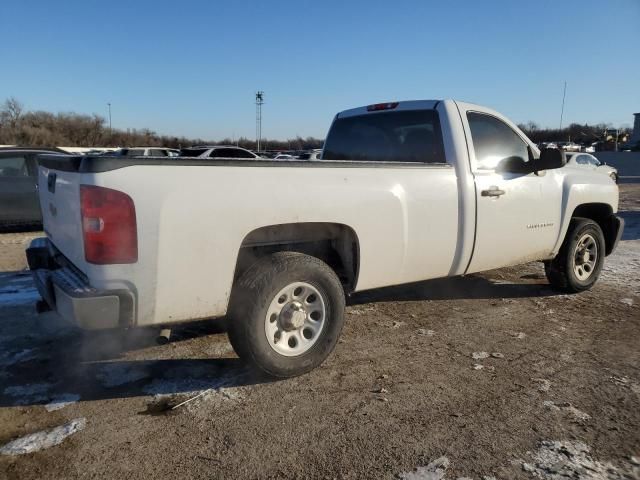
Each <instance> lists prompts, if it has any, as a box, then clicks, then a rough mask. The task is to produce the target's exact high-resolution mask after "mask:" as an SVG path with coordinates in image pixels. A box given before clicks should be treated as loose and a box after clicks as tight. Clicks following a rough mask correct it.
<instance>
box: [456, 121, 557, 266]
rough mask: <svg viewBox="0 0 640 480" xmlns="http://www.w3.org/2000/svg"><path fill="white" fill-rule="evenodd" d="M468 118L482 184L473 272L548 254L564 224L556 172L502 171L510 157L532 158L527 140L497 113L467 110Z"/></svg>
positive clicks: (478, 182)
mask: <svg viewBox="0 0 640 480" xmlns="http://www.w3.org/2000/svg"><path fill="white" fill-rule="evenodd" d="M466 120H467V122H466V126H465V127H466V128H468V133H467V137H468V139H469V138H470V141H469V142H468V143H469V150H470V152H469V153H470V158H471V167H472V172H473V175H474V178H475V185H476V238H475V247H474V250H473V255H472V258H471V262H470V264H469V268H468V269H467V273H471V272H478V271H484V270H491V269H494V268H500V267H505V266H508V265H516V264H520V263H526V262H528V261H532V260H540V259H543V258H548V256H549V254H550V252H551V250H552V248H553V246H554V244H555V241H556V238H557V232H558V229H559V223H560V210H561V198H560V195H561V191H562V187H561V183H559V182H558V181H557V177H556V174H555V172H553V171H543V172H539V173H538V174H536V173H529V174H524V173H518V174H516V173H507V172H502V171H501V168H500V167H501V162H503V164H504V161H505V159H508V158H511V159H513V157H519V158H520V159H522V160H523V161H525V162H528V161H529V151H528V149H527V146H528V144H527V142H526V141H525V140H524V138H523V137H522V136H521V135H520V134H518V133H517V132H516V131H515V130H514V129H513V128H512V127H511V126H510V125H508V124H507V123H506V122H505V121H503V120H502V119H501V118H498V117H497V116H494V115H492V114H488V113H484V112H476V111H467V112H466ZM463 123H464V122H463Z"/></svg>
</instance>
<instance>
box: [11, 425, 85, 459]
mask: <svg viewBox="0 0 640 480" xmlns="http://www.w3.org/2000/svg"><path fill="white" fill-rule="evenodd" d="M86 424H87V419H86V418H84V417H83V418H75V419H73V420H71V421H70V422H68V423H65V424H64V425H60V426H59V427H55V428H52V429H50V430H42V431H40V432H36V433H32V434H30V435H25V436H24V437H20V438H17V439H16V440H13V441H11V442H9V443H7V444H6V445H4V446H3V447H1V448H0V454H1V455H24V454H25V453H33V452H38V451H40V450H44V449H45V448H50V447H53V446H55V445H59V444H61V443H62V442H63V441H64V440H65V438H67V437H68V436H70V435H73V434H74V433H76V432H79V431H80V430H82V429H84V427H85V426H86Z"/></svg>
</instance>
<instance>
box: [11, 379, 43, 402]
mask: <svg viewBox="0 0 640 480" xmlns="http://www.w3.org/2000/svg"><path fill="white" fill-rule="evenodd" d="M50 388H51V385H50V384H48V383H32V384H30V385H13V386H11V387H7V388H5V389H4V394H5V395H8V396H10V397H13V398H15V399H16V402H15V403H17V404H19V405H26V404H28V403H32V402H40V401H43V400H47V399H48V398H49V397H48V395H47V392H48V391H49V389H50Z"/></svg>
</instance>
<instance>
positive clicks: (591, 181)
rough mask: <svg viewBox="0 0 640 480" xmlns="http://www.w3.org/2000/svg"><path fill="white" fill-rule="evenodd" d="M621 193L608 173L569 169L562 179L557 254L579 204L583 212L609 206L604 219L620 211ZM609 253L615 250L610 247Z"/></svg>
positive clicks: (589, 216)
mask: <svg viewBox="0 0 640 480" xmlns="http://www.w3.org/2000/svg"><path fill="white" fill-rule="evenodd" d="M618 197H619V192H618V186H617V185H616V184H615V183H614V181H613V180H612V179H611V178H609V177H607V176H605V175H602V174H598V173H595V172H593V173H592V172H584V173H583V172H574V171H571V172H567V173H566V174H565V176H564V178H563V180H562V205H561V212H562V213H561V221H560V229H559V232H558V238H557V239H556V243H555V245H554V247H553V255H554V256H555V255H557V253H558V251H559V250H560V247H561V246H562V242H563V241H564V238H565V236H566V235H567V230H568V229H569V223H570V222H571V219H572V218H573V217H574V216H576V215H575V213H576V211H577V210H578V209H579V208H580V210H581V211H583V212H584V211H588V210H589V208H588V207H593V209H594V211H596V210H598V209H600V210H602V211H604V210H605V209H606V211H607V214H606V215H605V216H604V218H602V220H603V221H606V220H607V218H608V217H610V216H612V214H614V213H616V212H617V211H618ZM578 216H584V215H578ZM587 217H588V218H592V219H593V220H598V219H596V218H594V217H593V216H591V215H587ZM615 218H617V217H615ZM599 223H600V222H599ZM601 227H603V225H601ZM603 230H604V228H603ZM607 250H609V249H607ZM609 253H611V252H609V251H608V252H607V255H608V254H609Z"/></svg>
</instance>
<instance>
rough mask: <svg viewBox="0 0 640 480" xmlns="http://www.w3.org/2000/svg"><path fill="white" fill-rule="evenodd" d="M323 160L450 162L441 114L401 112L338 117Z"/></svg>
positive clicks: (327, 142) (329, 136) (431, 111)
mask: <svg viewBox="0 0 640 480" xmlns="http://www.w3.org/2000/svg"><path fill="white" fill-rule="evenodd" d="M322 158H323V160H358V161H368V162H412V163H414V162H415V163H446V160H445V155H444V146H443V142H442V132H441V130H440V119H439V117H438V112H436V111H435V110H407V111H402V110H401V111H387V112H380V113H367V114H365V115H356V116H350V117H345V118H337V119H336V120H335V121H334V122H333V125H332V126H331V130H330V131H329V135H328V136H327V140H326V142H325V145H324V154H323V156H322Z"/></svg>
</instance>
